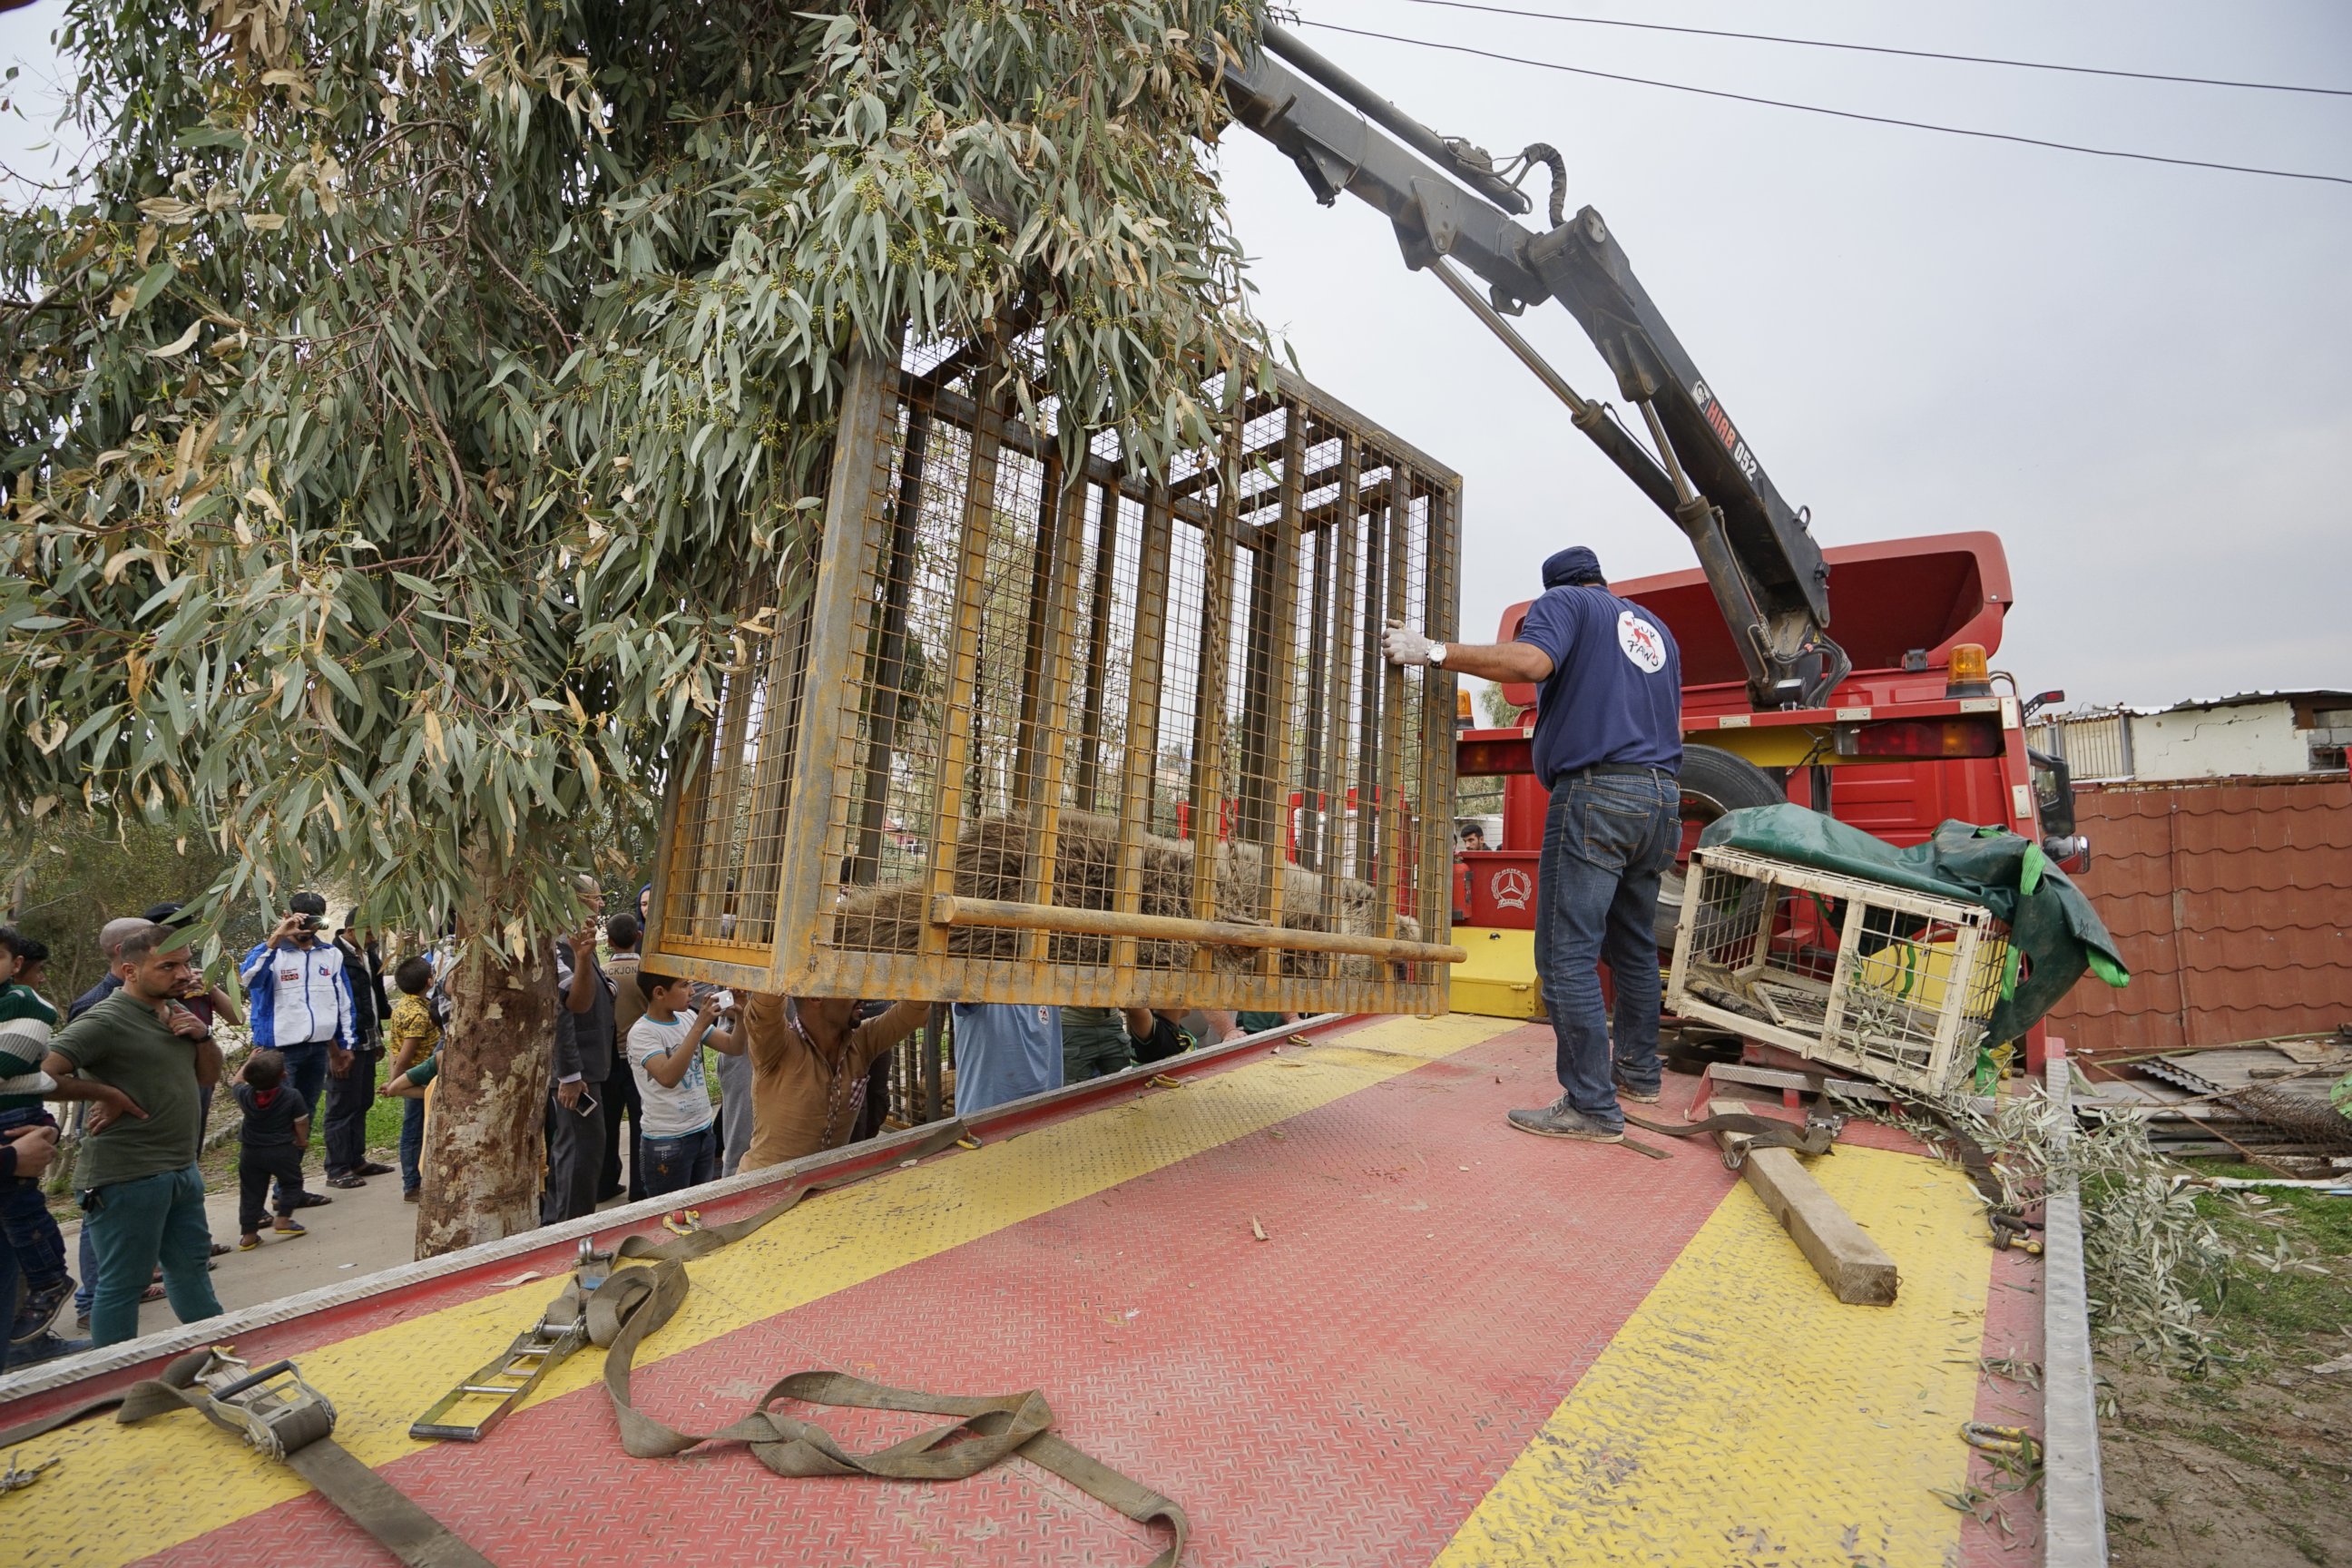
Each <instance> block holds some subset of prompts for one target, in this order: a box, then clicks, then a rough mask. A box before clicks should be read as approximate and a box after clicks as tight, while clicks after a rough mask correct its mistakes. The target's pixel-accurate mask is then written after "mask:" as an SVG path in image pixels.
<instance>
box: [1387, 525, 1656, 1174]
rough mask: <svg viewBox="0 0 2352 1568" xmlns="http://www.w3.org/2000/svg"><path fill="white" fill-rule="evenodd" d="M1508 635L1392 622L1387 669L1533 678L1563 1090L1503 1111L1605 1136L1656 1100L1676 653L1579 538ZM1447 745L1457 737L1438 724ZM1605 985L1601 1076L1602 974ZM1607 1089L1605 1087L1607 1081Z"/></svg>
mask: <svg viewBox="0 0 2352 1568" xmlns="http://www.w3.org/2000/svg"><path fill="white" fill-rule="evenodd" d="M1543 583H1544V593H1543V596H1542V597H1541V598H1539V599H1538V600H1537V601H1536V602H1535V603H1534V604H1532V605H1528V615H1527V620H1526V621H1525V623H1524V624H1523V625H1522V626H1520V628H1519V635H1518V637H1517V640H1515V641H1512V642H1507V643H1488V644H1482V645H1476V646H1465V645H1463V644H1460V643H1453V644H1447V643H1433V642H1431V641H1430V640H1429V639H1428V638H1426V637H1423V636H1422V635H1421V634H1420V633H1418V632H1415V631H1412V630H1409V629H1407V628H1404V627H1400V626H1391V628H1389V631H1388V634H1387V637H1385V639H1384V646H1385V651H1386V652H1387V654H1388V657H1389V659H1390V661H1391V663H1395V664H1401V665H1415V664H1426V665H1430V666H1433V667H1435V668H1444V669H1452V670H1459V671H1460V672H1462V673H1463V674H1465V675H1475V676H1479V677H1482V678H1484V679H1488V680H1532V681H1537V682H1539V683H1540V685H1539V689H1538V692H1537V696H1536V732H1535V742H1534V746H1533V748H1532V750H1533V752H1534V761H1535V772H1536V776H1537V777H1538V778H1539V779H1541V780H1542V781H1543V784H1544V787H1545V788H1546V789H1547V790H1549V792H1550V793H1551V805H1550V809H1549V811H1547V812H1546V814H1545V816H1544V840H1543V860H1542V862H1541V865H1540V868H1539V869H1538V890H1537V902H1536V973H1537V975H1538V978H1540V979H1541V981H1542V982H1543V998H1544V1006H1545V1008H1546V1010H1547V1011H1549V1013H1550V1014H1551V1026H1552V1033H1553V1034H1554V1035H1555V1036H1556V1037H1558V1039H1559V1087H1560V1090H1561V1093H1560V1097H1559V1100H1555V1101H1554V1102H1553V1103H1552V1104H1550V1105H1548V1106H1545V1107H1544V1108H1542V1109H1541V1110H1514V1111H1512V1112H1511V1125H1512V1126H1514V1127H1517V1128H1518V1129H1520V1130H1521V1131H1527V1132H1536V1133H1540V1134H1542V1135H1544V1136H1545V1137H1549V1138H1580V1139H1584V1140H1586V1141H1588V1142H1603V1143H1613V1142H1618V1141H1619V1140H1621V1139H1622V1138H1623V1137H1624V1135H1625V1113H1624V1111H1623V1110H1622V1109H1620V1107H1619V1105H1618V1103H1617V1101H1618V1097H1619V1096H1620V1095H1622V1096H1623V1097H1625V1098H1626V1099H1629V1100H1642V1101H1644V1102H1648V1101H1653V1100H1656V1099H1657V1098H1658V1081H1659V1080H1658V1001H1659V997H1658V990H1659V987H1658V949H1657V942H1656V939H1655V938H1654V935H1653V934H1652V931H1653V923H1652V922H1653V920H1654V916H1655V913H1656V910H1657V903H1658V879H1659V877H1660V876H1661V875H1662V874H1663V873H1664V872H1665V871H1667V870H1668V869H1670V868H1672V867H1673V865H1674V863H1675V849H1676V848H1678V847H1680V844H1681V838H1682V824H1681V806H1682V795H1681V792H1680V790H1679V789H1678V788H1677V787H1676V785H1675V775H1676V774H1677V773H1679V772H1680V771H1681V769H1682V762H1683V738H1682V654H1681V652H1680V650H1678V649H1677V648H1676V647H1675V639H1674V637H1672V636H1671V635H1670V634H1668V632H1667V631H1666V628H1665V627H1664V626H1661V625H1659V624H1658V623H1657V621H1656V620H1654V619H1653V618H1652V617H1651V616H1649V615H1648V614H1647V613H1646V612H1645V611H1643V609H1641V608H1640V607H1639V606H1638V605H1633V604H1631V603H1629V602H1628V601H1626V600H1623V599H1621V598H1619V597H1617V595H1614V594H1612V593H1611V592H1610V591H1609V584H1608V581H1607V579H1605V578H1604V577H1602V576H1601V562H1600V560H1599V558H1598V557H1596V556H1595V555H1594V554H1593V553H1592V552H1591V551H1590V550H1587V549H1585V548H1584V547H1583V546H1581V545H1579V546H1576V547H1575V548H1573V549H1570V550H1563V551H1561V552H1559V553H1558V554H1556V555H1554V556H1553V557H1551V559H1549V561H1546V562H1545V563H1544V566H1543ZM1442 743H1443V744H1446V745H1451V744H1453V737H1452V734H1451V732H1450V731H1449V732H1448V733H1447V734H1446V735H1445V736H1444V739H1443V741H1442ZM1603 962H1606V963H1608V965H1609V970H1610V973H1611V976H1612V979H1614V981H1615V982H1616V990H1617V1016H1616V1037H1615V1047H1614V1051H1613V1057H1614V1064H1613V1067H1612V1047H1611V1037H1610V1029H1609V1022H1610V1020H1609V1018H1608V1016H1607V1015H1606V1013H1605V1011H1604V1009H1603V1008H1602V1006H1601V973H1600V965H1601V963H1603ZM1612 1080H1613V1081H1612Z"/></svg>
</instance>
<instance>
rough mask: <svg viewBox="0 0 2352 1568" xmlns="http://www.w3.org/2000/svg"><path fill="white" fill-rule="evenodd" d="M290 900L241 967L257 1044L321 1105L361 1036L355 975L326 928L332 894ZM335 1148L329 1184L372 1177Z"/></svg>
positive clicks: (306, 1200) (301, 1202)
mask: <svg viewBox="0 0 2352 1568" xmlns="http://www.w3.org/2000/svg"><path fill="white" fill-rule="evenodd" d="M286 908H287V914H286V918H285V919H284V920H281V921H278V925H277V928H276V929H275V930H273V931H271V932H270V933H269V936H268V940H267V941H265V942H262V943H261V944H260V945H259V946H258V947H256V948H255V949H254V950H253V951H252V952H248V953H247V954H246V955H245V957H244V959H243V961H242V962H240V963H238V964H237V966H236V973H237V978H238V980H240V981H241V982H243V984H244V985H245V990H246V996H247V1005H246V1012H247V1016H248V1017H249V1018H250V1019H251V1020H252V1029H253V1048H254V1049H255V1050H257V1051H276V1052H278V1054H279V1055H280V1056H283V1057H284V1058H286V1079H287V1081H288V1082H289V1083H291V1084H292V1085H293V1086H294V1092H295V1093H296V1094H297V1095H299V1097H300V1098H301V1100H302V1103H303V1104H304V1105H306V1106H316V1105H320V1104H323V1103H324V1102H325V1100H326V1092H327V1078H328V1075H329V1074H334V1075H336V1076H338V1077H340V1076H341V1075H342V1074H345V1073H348V1072H350V1071H351V1068H352V1049H353V1048H354V1047H356V1046H357V1045H358V1044H359V1037H358V1033H357V1027H356V1020H355V1018H354V1016H353V1011H352V982H351V976H350V975H349V974H347V973H344V969H343V952H342V950H341V948H339V947H337V946H336V945H335V944H334V943H333V942H329V941H327V940H326V939H325V938H324V936H323V935H322V934H321V933H322V932H323V931H325V929H326V924H327V919H326V917H327V900H325V899H323V898H321V897H320V896H319V895H318V894H316V893H310V892H303V893H297V894H295V895H294V896H293V897H292V898H290V899H289V900H287V901H286ZM334 1155H335V1151H333V1150H329V1152H328V1161H327V1185H329V1186H331V1187H363V1186H365V1185H367V1178H366V1177H365V1176H364V1175H362V1174H361V1173H360V1172H359V1171H357V1170H356V1169H353V1168H352V1167H351V1166H350V1165H348V1164H347V1165H343V1166H341V1168H338V1166H337V1163H336V1160H335V1157H334ZM278 1198H279V1199H280V1201H288V1200H289V1199H290V1200H291V1201H292V1202H293V1203H294V1205H295V1206H296V1207H298V1208H310V1207H313V1206H315V1205H319V1204H323V1203H328V1202H330V1201H331V1200H330V1199H329V1198H328V1197H327V1195H326V1194H324V1193H300V1194H289V1193H288V1192H287V1191H286V1190H285V1189H284V1188H282V1187H281V1188H279V1189H278Z"/></svg>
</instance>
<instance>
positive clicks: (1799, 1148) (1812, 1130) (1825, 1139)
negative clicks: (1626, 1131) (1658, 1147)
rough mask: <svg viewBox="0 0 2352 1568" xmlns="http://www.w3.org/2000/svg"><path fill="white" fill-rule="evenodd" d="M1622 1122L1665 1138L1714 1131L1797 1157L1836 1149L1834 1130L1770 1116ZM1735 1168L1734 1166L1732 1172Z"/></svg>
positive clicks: (1629, 1118)
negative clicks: (1734, 1133)
mask: <svg viewBox="0 0 2352 1568" xmlns="http://www.w3.org/2000/svg"><path fill="white" fill-rule="evenodd" d="M1625 1120H1626V1121H1630V1122H1632V1123H1633V1125H1634V1126H1636V1127H1638V1128H1640V1129H1641V1130H1642V1131H1644V1132H1656V1133H1660V1134H1663V1135H1664V1136H1665V1137H1668V1138H1707V1137H1712V1136H1714V1135H1715V1134H1716V1133H1717V1132H1736V1133H1738V1134H1739V1135H1740V1136H1741V1137H1743V1138H1746V1139H1747V1140H1748V1144H1747V1146H1748V1148H1750V1149H1794V1150H1795V1151H1796V1152H1798V1153H1800V1154H1826V1153H1828V1152H1831V1150H1832V1149H1834V1148H1835V1147H1836V1146H1837V1129H1835V1128H1833V1127H1824V1126H1821V1125H1818V1124H1815V1123H1812V1122H1808V1123H1806V1124H1805V1125H1804V1126H1802V1127H1800V1126H1798V1125H1797V1124H1796V1123H1795V1122H1793V1121H1780V1119H1779V1118H1777V1117H1771V1116H1745V1115H1739V1114H1736V1113H1732V1114H1725V1115H1721V1116H1710V1117H1708V1118H1707V1119H1706V1121H1691V1122H1685V1123H1679V1124H1677V1123H1675V1122H1668V1121H1649V1120H1648V1119H1647V1118H1644V1117H1640V1116H1635V1115H1633V1114H1632V1113H1631V1112H1628V1113H1627V1114H1626V1117H1625ZM1733 1169H1735V1170H1736V1169H1738V1167H1737V1166H1734V1167H1733Z"/></svg>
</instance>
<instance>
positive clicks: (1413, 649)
mask: <svg viewBox="0 0 2352 1568" xmlns="http://www.w3.org/2000/svg"><path fill="white" fill-rule="evenodd" d="M1381 652H1382V653H1384V654H1386V655H1387V656H1388V661H1389V662H1390V663H1391V664H1402V665H1404V666H1405V667H1407V668H1411V667H1412V666H1414V665H1423V666H1426V665H1427V664H1428V663H1429V639H1428V638H1427V637H1423V636H1422V635H1421V634H1420V633H1419V632H1417V631H1415V630H1413V629H1412V627H1411V626H1401V625H1391V626H1390V627H1389V628H1388V630H1386V631H1384V632H1382V633H1381Z"/></svg>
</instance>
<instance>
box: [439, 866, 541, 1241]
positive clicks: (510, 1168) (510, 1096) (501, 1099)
mask: <svg viewBox="0 0 2352 1568" xmlns="http://www.w3.org/2000/svg"><path fill="white" fill-rule="evenodd" d="M499 886H500V884H499V880H498V879H496V878H494V877H490V876H483V877H480V878H479V879H478V880H477V881H476V882H475V888H476V889H477V891H476V896H475V898H474V899H473V900H471V901H470V902H469V903H468V904H467V906H466V907H464V908H462V909H460V910H458V912H457V940H458V952H460V954H461V955H462V956H461V957H460V958H459V960H458V962H457V964H456V965H455V966H454V967H453V968H452V969H451V970H450V973H449V977H448V993H449V1026H448V1028H447V1029H446V1031H445V1033H444V1036H443V1039H442V1045H441V1068H440V1071H439V1073H438V1074H437V1075H436V1078H435V1080H434V1089H433V1113H432V1116H431V1118H430V1124H429V1126H428V1127H427V1128H426V1136H425V1162H424V1164H425V1194H424V1198H423V1200H422V1202H421V1203H420V1204H419V1205H418V1209H419V1212H418V1214H417V1216H416V1256H417V1257H419V1258H432V1257H436V1256H438V1255H439V1254H441V1253H444V1252H449V1251H454V1250H455V1249H457V1247H471V1246H473V1245H475V1244H476V1243H477V1242H483V1241H497V1240H499V1239H500V1238H501V1237H509V1236H512V1235H514V1234H515V1233H517V1232H518V1231H526V1230H532V1229H535V1228H537V1226H538V1225H539V1194H540V1188H541V1184H542V1178H543V1175H544V1173H545V1168H546V1163H547V1147H546V1125H545V1121H544V1120H543V1118H544V1116H545V1108H546V1104H547V1092H548V1087H549V1082H550V1079H551V1077H552V1074H553V1066H554V1040H555V1005H556V1002H555V954H554V944H553V943H552V942H537V943H534V944H533V946H532V949H531V952H530V958H529V959H528V961H527V962H525V963H516V962H515V960H514V954H513V952H512V950H511V949H510V948H509V947H507V946H506V945H505V932H504V931H503V930H502V929H501V927H502V925H503V923H504V919H505V914H506V910H509V909H511V908H512V907H513V905H512V903H510V902H503V901H502V900H499V896H498V889H499Z"/></svg>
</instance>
